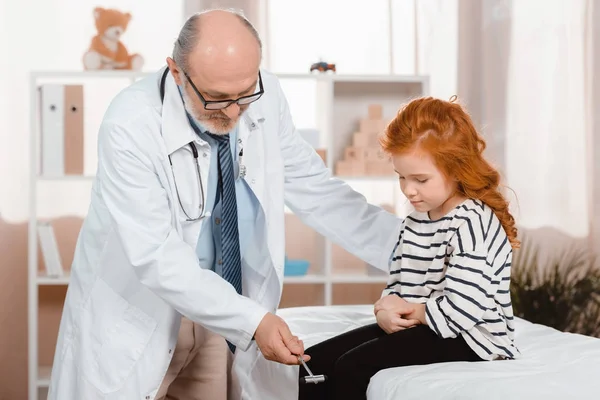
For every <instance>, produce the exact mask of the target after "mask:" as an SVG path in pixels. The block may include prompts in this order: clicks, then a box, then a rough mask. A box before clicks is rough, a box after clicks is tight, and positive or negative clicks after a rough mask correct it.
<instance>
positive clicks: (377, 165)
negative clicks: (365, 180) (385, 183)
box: [365, 161, 394, 176]
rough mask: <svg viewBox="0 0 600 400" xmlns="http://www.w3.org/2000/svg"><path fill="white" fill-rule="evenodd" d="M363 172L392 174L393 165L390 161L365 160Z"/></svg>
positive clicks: (379, 174)
mask: <svg viewBox="0 0 600 400" xmlns="http://www.w3.org/2000/svg"><path fill="white" fill-rule="evenodd" d="M365 173H366V174H367V175H377V176H382V175H385V176H387V175H393V174H394V166H393V165H392V163H391V162H390V161H366V162H365Z"/></svg>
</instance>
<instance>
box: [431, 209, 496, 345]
mask: <svg viewBox="0 0 600 400" xmlns="http://www.w3.org/2000/svg"><path fill="white" fill-rule="evenodd" d="M484 240H485V239H484V232H483V229H482V227H481V225H480V224H478V223H475V222H474V221H473V220H471V219H468V218H465V221H464V222H463V223H462V224H461V225H460V226H459V227H458V229H457V231H456V233H455V234H454V235H453V237H452V239H451V240H450V243H449V244H450V245H451V246H452V248H453V250H452V253H451V254H450V256H449V264H448V268H447V270H446V276H445V277H446V286H445V288H444V291H443V293H442V295H441V296H438V297H435V298H431V299H429V300H428V301H427V303H426V307H425V316H426V320H427V324H428V325H429V327H430V328H431V329H432V330H433V331H434V332H435V333H436V334H437V335H439V336H440V337H443V338H454V337H457V336H458V335H459V333H460V332H462V331H467V330H469V329H471V328H472V327H473V326H475V324H476V323H477V322H478V321H480V320H481V318H482V316H483V313H484V312H485V311H486V304H488V301H487V298H493V297H494V294H495V292H496V291H497V290H498V284H499V282H494V284H492V276H493V267H492V266H491V265H490V264H489V263H488V262H487V255H488V251H487V245H486V243H485V241H484Z"/></svg>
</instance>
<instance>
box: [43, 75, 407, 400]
mask: <svg viewBox="0 0 600 400" xmlns="http://www.w3.org/2000/svg"><path fill="white" fill-rule="evenodd" d="M161 73H162V71H160V72H158V73H157V74H156V75H153V76H150V77H148V78H145V79H143V80H141V81H139V82H137V83H135V84H133V85H132V86H131V87H129V88H127V89H125V90H124V91H122V92H121V93H120V94H119V95H118V96H117V97H116V98H115V99H114V100H113V102H112V103H111V104H110V106H109V108H108V110H107V112H106V114H105V116H104V119H103V122H102V125H101V128H100V132H99V139H98V171H97V177H96V180H95V182H94V184H93V188H92V201H91V204H90V208H89V212H88V215H87V216H86V219H85V221H84V224H83V227H82V230H81V232H80V235H79V240H78V243H77V247H76V250H75V256H74V261H73V266H72V274H71V282H70V284H69V288H68V293H67V298H66V302H65V306H64V311H63V315H62V320H61V324H60V334H59V338H58V342H57V347H56V352H55V357H54V365H53V369H52V377H51V383H50V390H49V399H50V400H75V399H82V400H83V399H85V400H96V399H110V400H116V399H119V400H121V399H122V400H136V399H139V400H145V399H154V397H155V395H156V393H157V391H158V389H159V386H160V385H161V382H162V379H163V376H164V374H165V372H166V370H167V368H168V366H169V363H170V361H171V356H172V354H173V349H174V348H175V345H176V341H177V335H178V330H179V326H180V318H181V315H184V316H186V317H187V318H189V319H191V320H192V321H195V322H197V323H199V324H202V325H203V326H205V327H207V328H208V329H210V330H212V331H214V332H217V333H219V334H221V335H223V336H224V337H225V338H226V339H228V340H229V341H231V342H232V343H234V344H235V345H237V351H236V357H235V360H234V363H233V371H232V374H233V382H234V384H233V390H232V392H231V395H230V398H231V399H236V400H238V399H252V400H254V399H257V400H259V399H261V396H260V393H259V392H260V382H256V381H253V380H252V379H253V377H252V369H253V366H254V364H255V363H256V360H257V357H262V355H261V353H260V351H259V350H258V348H257V346H256V343H255V342H254V341H252V340H251V339H252V336H253V334H254V331H255V329H256V327H257V326H258V324H259V322H260V321H261V319H262V317H263V316H264V315H265V313H266V312H268V311H271V312H274V311H275V310H276V308H277V306H278V303H279V300H280V296H281V290H282V283H283V264H284V252H285V249H284V237H285V233H284V202H285V204H287V205H288V206H289V207H290V208H291V209H292V210H293V211H294V212H296V213H297V214H298V215H299V216H300V217H301V218H302V220H303V221H304V222H305V223H307V224H308V225H310V226H312V227H314V228H315V229H316V230H317V231H319V232H320V233H321V234H323V235H325V236H328V237H330V238H331V239H332V240H334V241H336V242H338V243H339V244H340V245H341V246H343V247H344V248H346V249H348V250H349V251H351V252H352V253H354V254H356V255H357V256H358V257H360V258H362V259H364V260H365V261H367V262H369V263H371V264H373V265H377V266H380V267H381V268H385V267H386V266H387V262H388V258H389V255H390V254H391V252H392V249H393V246H394V243H395V241H396V237H397V234H398V232H399V226H400V220H399V219H398V218H396V217H395V216H393V215H391V214H389V213H387V212H385V211H383V210H382V209H380V208H376V207H374V206H370V205H368V204H367V203H366V202H365V200H364V198H363V197H362V196H361V195H360V194H358V193H356V192H354V191H353V190H351V189H350V187H349V186H348V185H346V184H345V183H343V182H341V181H339V180H336V179H332V178H331V174H330V171H329V170H328V169H326V168H325V166H324V164H323V162H322V160H321V158H320V157H319V156H318V155H317V153H316V152H315V151H314V150H313V149H312V147H311V146H310V145H309V144H308V143H307V142H305V141H304V140H302V138H301V137H300V136H299V135H298V134H297V132H296V130H295V127H294V125H293V122H292V118H291V115H290V111H289V109H288V104H287V101H286V99H285V97H284V95H283V92H282V90H281V87H280V85H279V82H278V80H277V78H276V77H275V76H274V75H273V74H270V73H268V72H267V71H263V72H262V77H263V83H264V89H265V94H264V95H263V97H262V98H261V99H260V100H259V101H257V102H255V103H253V104H252V105H251V106H250V108H249V109H248V110H247V112H246V113H245V114H244V116H243V117H242V118H241V120H240V129H239V138H240V139H241V142H242V143H241V144H240V145H243V146H244V160H243V163H244V164H245V165H246V167H247V175H246V176H245V178H244V179H246V181H247V182H248V184H249V185H250V188H251V189H252V191H253V192H254V194H255V195H256V197H257V198H258V200H259V202H260V205H261V209H262V211H263V212H262V213H260V214H261V215H262V216H264V218H261V220H260V221H259V223H258V225H257V230H256V235H255V237H254V242H253V243H252V244H249V245H248V246H247V250H246V252H245V254H244V255H243V264H242V265H243V287H244V296H239V295H238V294H237V293H236V292H235V289H234V288H233V287H232V286H231V285H229V284H228V283H227V282H226V281H225V280H223V279H221V278H220V277H219V276H218V275H217V274H215V273H213V272H212V271H210V270H207V269H203V268H201V267H200V266H199V262H198V257H197V255H196V250H195V248H196V242H197V239H198V235H199V231H200V226H201V224H202V223H201V222H200V221H196V222H187V221H186V219H185V216H184V215H183V213H182V211H181V208H180V205H179V202H178V199H177V194H176V189H175V184H174V176H175V177H176V180H177V188H178V190H179V194H180V198H181V201H182V203H183V204H184V206H185V205H187V207H186V210H191V209H192V207H194V206H195V207H197V205H198V199H199V191H198V181H197V178H196V171H195V167H194V164H193V160H194V159H193V158H192V155H191V152H190V151H189V148H188V147H187V144H188V143H189V142H192V141H193V142H194V143H195V145H196V147H197V149H198V151H199V154H200V157H199V162H200V170H201V174H202V182H203V183H204V185H206V183H207V182H208V160H209V159H210V157H209V155H210V147H209V146H208V144H207V143H206V142H204V141H203V140H201V139H200V138H199V137H198V136H197V135H196V134H195V133H194V131H193V130H192V128H191V127H190V125H189V123H188V120H187V118H186V116H185V114H184V108H183V104H182V101H181V98H180V96H179V93H178V91H177V86H176V84H175V81H174V80H173V78H172V76H171V75H169V76H168V78H167V81H166V95H165V99H164V105H161V101H160V96H159V81H160V75H161ZM204 153H206V154H207V156H204ZM169 154H170V155H171V156H172V162H173V168H174V172H172V169H171V166H170V164H169V158H168V155H169ZM206 191H207V188H206V187H204V192H206Z"/></svg>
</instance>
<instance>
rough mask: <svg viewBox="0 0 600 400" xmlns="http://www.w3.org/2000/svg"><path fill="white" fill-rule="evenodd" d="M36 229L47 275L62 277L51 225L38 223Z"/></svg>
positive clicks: (58, 254)
mask: <svg viewBox="0 0 600 400" xmlns="http://www.w3.org/2000/svg"><path fill="white" fill-rule="evenodd" d="M37 227H38V237H39V239H40V247H41V249H42V256H43V258H44V265H45V266H46V273H47V275H48V276H49V277H52V278H58V277H61V276H63V274H64V271H63V267H62V259H61V257H60V253H59V251H58V244H57V242H56V236H55V235H54V228H53V227H52V224H50V223H49V222H39V223H38V226H37Z"/></svg>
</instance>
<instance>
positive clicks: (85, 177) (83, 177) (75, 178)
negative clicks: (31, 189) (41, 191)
mask: <svg viewBox="0 0 600 400" xmlns="http://www.w3.org/2000/svg"><path fill="white" fill-rule="evenodd" d="M95 178H96V176H95V175H38V177H37V180H38V181H42V182H45V181H92V180H94V179H95Z"/></svg>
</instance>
